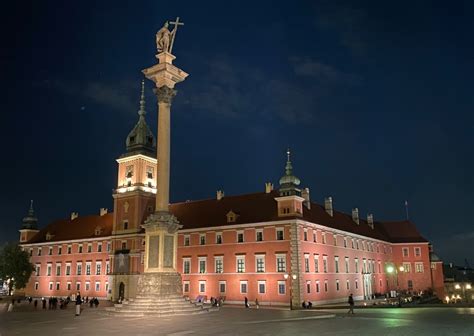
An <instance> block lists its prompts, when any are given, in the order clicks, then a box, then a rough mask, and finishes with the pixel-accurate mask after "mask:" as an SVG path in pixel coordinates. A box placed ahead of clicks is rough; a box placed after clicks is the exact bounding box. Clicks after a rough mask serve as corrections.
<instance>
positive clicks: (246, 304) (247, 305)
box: [244, 297, 250, 308]
mask: <svg viewBox="0 0 474 336" xmlns="http://www.w3.org/2000/svg"><path fill="white" fill-rule="evenodd" d="M244 302H245V308H250V306H249V299H248V298H247V297H245V300H244Z"/></svg>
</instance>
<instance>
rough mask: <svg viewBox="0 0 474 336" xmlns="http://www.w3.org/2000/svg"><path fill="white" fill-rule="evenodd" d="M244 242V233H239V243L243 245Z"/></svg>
mask: <svg viewBox="0 0 474 336" xmlns="http://www.w3.org/2000/svg"><path fill="white" fill-rule="evenodd" d="M243 242H244V233H243V232H242V231H240V232H237V243H243Z"/></svg>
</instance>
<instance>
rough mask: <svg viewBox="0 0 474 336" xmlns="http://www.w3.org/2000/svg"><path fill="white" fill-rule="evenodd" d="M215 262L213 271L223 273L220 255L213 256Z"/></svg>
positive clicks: (222, 262)
mask: <svg viewBox="0 0 474 336" xmlns="http://www.w3.org/2000/svg"><path fill="white" fill-rule="evenodd" d="M214 258H215V259H214V262H215V268H216V269H215V271H216V273H223V272H224V260H223V258H224V257H222V256H218V257H214Z"/></svg>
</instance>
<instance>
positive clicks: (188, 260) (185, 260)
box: [183, 257, 191, 274]
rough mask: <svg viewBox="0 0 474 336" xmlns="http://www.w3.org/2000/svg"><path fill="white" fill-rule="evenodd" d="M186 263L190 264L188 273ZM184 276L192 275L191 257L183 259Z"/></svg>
mask: <svg viewBox="0 0 474 336" xmlns="http://www.w3.org/2000/svg"><path fill="white" fill-rule="evenodd" d="M186 263H189V268H188V271H187V272H186V267H185V265H186ZM183 274H191V258H189V257H186V258H183Z"/></svg>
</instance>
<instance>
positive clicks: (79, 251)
mask: <svg viewBox="0 0 474 336" xmlns="http://www.w3.org/2000/svg"><path fill="white" fill-rule="evenodd" d="M77 251H78V253H82V245H79V246H78V248H77Z"/></svg>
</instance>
